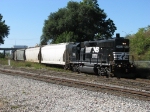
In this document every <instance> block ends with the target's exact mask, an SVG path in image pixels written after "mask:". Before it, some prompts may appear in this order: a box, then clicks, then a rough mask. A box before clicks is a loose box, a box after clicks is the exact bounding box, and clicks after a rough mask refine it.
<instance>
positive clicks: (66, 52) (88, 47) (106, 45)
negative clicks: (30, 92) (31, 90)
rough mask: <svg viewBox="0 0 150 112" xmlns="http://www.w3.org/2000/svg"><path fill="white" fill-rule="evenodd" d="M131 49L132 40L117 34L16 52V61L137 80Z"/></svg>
mask: <svg viewBox="0 0 150 112" xmlns="http://www.w3.org/2000/svg"><path fill="white" fill-rule="evenodd" d="M129 49H130V47H129V39H125V38H122V37H120V35H119V34H116V37H115V38H111V39H100V40H95V41H84V42H77V43H73V42H70V43H60V44H50V45H46V46H41V47H35V48H27V49H19V50H16V51H15V52H14V57H15V58H14V59H15V60H24V61H31V62H38V63H43V64H51V65H61V66H64V68H65V69H70V70H72V71H74V72H78V73H80V72H87V73H94V74H97V75H100V76H101V75H105V76H107V77H109V76H117V77H121V75H122V74H125V75H126V76H129V75H131V74H132V76H133V77H134V76H135V69H136V67H135V65H134V59H133V56H132V55H130V54H129Z"/></svg>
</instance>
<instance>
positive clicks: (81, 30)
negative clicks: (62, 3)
mask: <svg viewBox="0 0 150 112" xmlns="http://www.w3.org/2000/svg"><path fill="white" fill-rule="evenodd" d="M115 30H116V27H115V24H114V23H113V21H112V20H111V19H110V18H108V19H107V15H106V13H105V12H104V10H102V9H100V8H99V5H98V3H97V0H83V1H82V2H80V3H78V2H74V1H69V2H68V4H67V6H66V7H65V8H61V9H59V10H58V11H57V12H55V13H51V14H50V15H49V17H48V20H45V23H44V27H43V34H42V36H41V44H47V42H51V43H60V42H82V41H89V40H94V39H97V38H101V37H105V38H110V37H111V36H112V35H113V34H114V32H115ZM49 40H51V41H49Z"/></svg>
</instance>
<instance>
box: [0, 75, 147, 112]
mask: <svg viewBox="0 0 150 112" xmlns="http://www.w3.org/2000/svg"><path fill="white" fill-rule="evenodd" d="M0 112H150V101H140V100H135V99H129V98H124V97H118V96H113V95H108V94H107V93H105V94H104V93H100V92H92V91H87V90H84V89H79V88H73V87H66V86H62V85H56V84H51V83H46V82H42V81H37V80H33V79H27V78H23V77H20V76H10V75H5V74H0Z"/></svg>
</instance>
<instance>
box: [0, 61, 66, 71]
mask: <svg viewBox="0 0 150 112" xmlns="http://www.w3.org/2000/svg"><path fill="white" fill-rule="evenodd" d="M0 64H1V65H9V63H8V59H6V58H0ZM10 66H12V67H26V68H33V69H47V70H53V71H58V72H66V70H64V69H62V68H60V67H59V68H58V67H50V66H48V67H47V66H46V65H44V64H39V63H33V62H26V61H14V60H10Z"/></svg>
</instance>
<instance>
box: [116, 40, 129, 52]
mask: <svg viewBox="0 0 150 112" xmlns="http://www.w3.org/2000/svg"><path fill="white" fill-rule="evenodd" d="M115 47H116V50H115V51H116V52H129V40H128V39H116V41H115Z"/></svg>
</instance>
